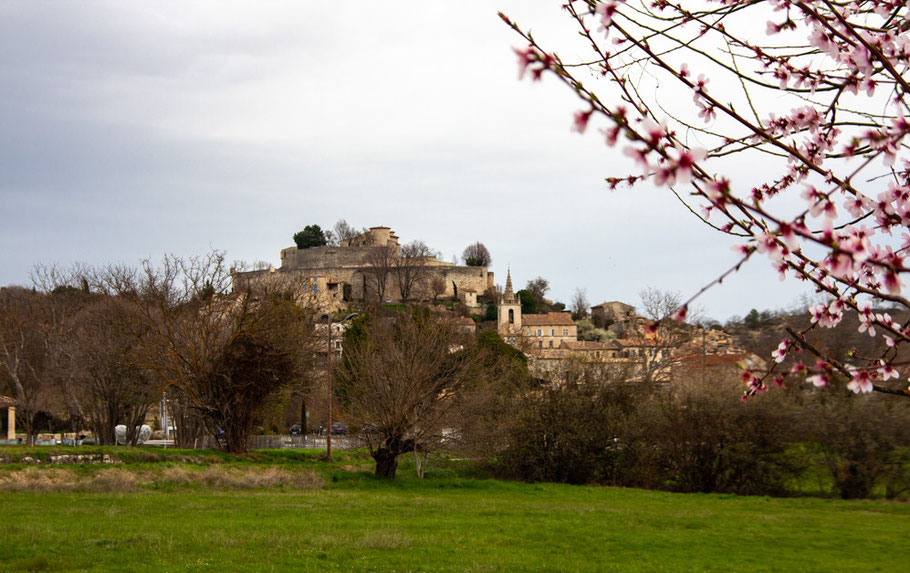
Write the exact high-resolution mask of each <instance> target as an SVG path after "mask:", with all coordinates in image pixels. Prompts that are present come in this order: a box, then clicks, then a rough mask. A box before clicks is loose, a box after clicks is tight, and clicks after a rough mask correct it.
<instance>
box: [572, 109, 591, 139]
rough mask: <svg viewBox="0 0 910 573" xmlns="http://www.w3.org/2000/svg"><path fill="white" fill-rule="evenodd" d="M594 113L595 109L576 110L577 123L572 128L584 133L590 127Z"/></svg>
mask: <svg viewBox="0 0 910 573" xmlns="http://www.w3.org/2000/svg"><path fill="white" fill-rule="evenodd" d="M592 113H594V110H588V111H576V112H575V124H574V125H573V127H572V129H573V130H575V131H577V132H578V133H584V132H585V129H587V128H588V120H589V119H591V114H592Z"/></svg>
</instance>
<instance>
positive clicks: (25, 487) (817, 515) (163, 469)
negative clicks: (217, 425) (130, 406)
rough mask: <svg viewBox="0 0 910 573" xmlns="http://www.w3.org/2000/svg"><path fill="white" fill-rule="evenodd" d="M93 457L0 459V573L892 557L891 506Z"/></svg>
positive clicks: (897, 561)
mask: <svg viewBox="0 0 910 573" xmlns="http://www.w3.org/2000/svg"><path fill="white" fill-rule="evenodd" d="M57 450H61V451H62V450H65V449H63V448H58V449H57ZM70 451H71V450H70ZM107 452H112V453H113V454H112V455H114V456H115V457H116V461H118V462H120V463H114V464H80V465H70V464H66V465H64V464H55V465H53V467H52V466H51V464H48V463H47V461H48V456H49V455H50V454H48V453H44V452H41V449H32V450H26V449H23V448H11V449H3V450H0V456H5V461H6V462H7V463H5V464H3V465H0V507H2V514H3V519H2V522H0V539H2V540H3V542H2V544H0V567H2V568H3V569H4V570H10V571H15V570H23V571H38V570H45V571H291V570H294V571H901V570H906V565H907V563H910V549H908V544H907V543H906V537H907V534H908V533H910V505H908V504H907V503H904V502H890V501H883V500H866V501H843V500H838V499H823V498H814V497H813V498H810V497H802V498H767V497H749V496H734V495H716V494H673V493H667V492H657V491H645V490H636V489H622V488H609V487H596V486H569V485H560V484H526V483H518V482H505V481H498V480H492V479H484V478H482V477H478V476H477V475H476V474H472V472H471V470H470V468H466V467H462V468H459V467H454V468H451V467H447V468H432V469H431V470H430V471H429V472H428V473H427V476H426V478H425V479H423V480H418V479H417V478H416V476H415V474H414V471H413V467H412V466H411V465H410V464H409V463H408V462H407V460H405V462H404V463H403V465H402V468H401V470H400V475H399V478H398V479H396V480H394V481H385V480H379V479H376V478H374V477H373V476H372V475H371V474H370V472H369V469H370V460H369V458H368V456H367V455H366V454H365V452H362V451H354V452H338V453H337V454H336V456H335V459H334V461H333V462H324V461H321V460H320V459H319V452H312V451H310V452H301V451H296V452H291V451H259V452H253V453H251V454H249V455H247V456H226V455H222V454H218V453H215V452H192V451H179V450H176V451H175V450H168V451H167V453H165V452H164V451H161V450H152V449H147V448H136V449H123V448H120V449H111V448H95V449H87V448H83V449H82V450H80V453H83V454H84V453H89V454H98V455H103V453H107ZM58 453H60V452H58ZM63 453H65V452H63ZM24 457H31V458H32V460H29V461H30V462H33V461H34V460H36V459H41V458H42V457H43V458H44V459H43V460H42V461H43V462H44V463H42V464H34V463H24V462H23V461H21V460H22V459H23V458H24Z"/></svg>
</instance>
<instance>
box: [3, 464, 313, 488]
mask: <svg viewBox="0 0 910 573" xmlns="http://www.w3.org/2000/svg"><path fill="white" fill-rule="evenodd" d="M322 485H323V479H322V478H321V477H320V476H318V475H317V474H316V473H315V472H313V471H311V470H305V471H304V470H298V471H289V470H286V469H282V468H277V467H266V468H258V467H249V468H236V467H233V468H230V467H221V466H208V467H205V468H194V467H182V466H177V467H167V468H161V469H158V468H156V469H154V470H135V469H127V468H104V469H100V470H99V471H95V472H89V473H87V472H80V471H77V470H74V469H71V468H36V467H29V468H24V469H20V470H14V471H9V472H0V491H5V492H76V491H79V492H132V491H141V490H143V489H165V488H173V487H177V488H181V487H205V488H208V489H217V490H249V489H274V488H288V489H318V488H320V487H322Z"/></svg>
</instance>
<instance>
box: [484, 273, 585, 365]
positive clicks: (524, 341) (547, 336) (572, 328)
mask: <svg viewBox="0 0 910 573" xmlns="http://www.w3.org/2000/svg"><path fill="white" fill-rule="evenodd" d="M497 330H498V331H499V335H500V336H501V337H502V338H503V340H505V341H506V342H508V343H509V344H511V345H513V346H516V347H518V348H520V349H522V350H528V351H534V350H543V349H550V348H560V347H562V346H563V343H571V342H576V341H577V340H578V327H577V326H576V325H575V321H574V320H572V315H571V314H570V313H568V312H546V313H542V314H526V315H524V316H522V314H521V301H520V300H518V297H517V296H515V292H514V290H513V289H512V271H511V269H510V270H509V271H508V272H507V274H506V288H505V292H504V293H503V294H502V297H501V298H500V299H499V304H498V308H497Z"/></svg>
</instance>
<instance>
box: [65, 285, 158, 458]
mask: <svg viewBox="0 0 910 573" xmlns="http://www.w3.org/2000/svg"><path fill="white" fill-rule="evenodd" d="M137 304H138V301H137V300H136V299H135V297H127V296H110V295H96V296H94V297H92V299H91V301H90V302H89V303H88V304H86V305H85V306H84V307H83V308H82V309H81V310H80V311H79V312H78V313H77V314H75V315H74V316H73V321H74V322H75V327H74V328H73V330H72V334H71V336H70V337H69V338H68V339H67V340H66V341H65V342H64V345H65V347H66V352H67V354H68V355H69V357H70V374H69V375H70V376H71V377H72V382H73V384H72V388H73V390H74V391H75V392H78V393H79V394H80V396H81V399H80V401H79V403H80V404H81V405H82V407H83V415H84V416H85V419H86V421H87V422H88V424H89V427H90V428H91V430H92V434H93V435H94V436H95V439H96V440H97V442H98V443H99V444H106V445H114V444H115V443H116V439H115V436H114V426H116V425H118V424H123V425H125V426H126V432H127V442H128V443H130V444H135V443H136V441H137V439H138V431H137V427H138V426H140V425H141V424H142V422H143V421H144V420H145V416H146V414H148V411H149V409H150V408H151V406H152V404H154V403H155V402H156V401H157V400H158V398H159V397H160V395H161V388H160V385H159V383H158V379H157V377H156V376H155V375H154V372H153V371H152V370H151V369H149V368H147V367H144V366H142V365H141V362H142V357H141V354H140V352H141V349H142V345H143V339H144V338H145V337H146V336H147V335H148V324H147V323H146V322H145V321H143V320H142V314H141V312H140V310H139V308H138V306H137Z"/></svg>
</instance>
